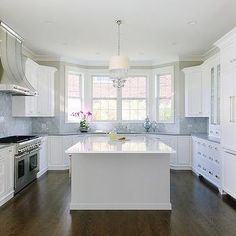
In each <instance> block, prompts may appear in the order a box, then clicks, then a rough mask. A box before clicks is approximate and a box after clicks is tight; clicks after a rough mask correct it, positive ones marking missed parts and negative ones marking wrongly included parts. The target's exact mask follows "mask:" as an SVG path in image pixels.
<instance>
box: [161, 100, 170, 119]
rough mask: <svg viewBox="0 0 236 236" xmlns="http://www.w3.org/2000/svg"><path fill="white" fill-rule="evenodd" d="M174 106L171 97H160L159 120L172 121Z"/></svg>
mask: <svg viewBox="0 0 236 236" xmlns="http://www.w3.org/2000/svg"><path fill="white" fill-rule="evenodd" d="M171 120H172V108H171V99H159V121H165V122H167V121H171Z"/></svg>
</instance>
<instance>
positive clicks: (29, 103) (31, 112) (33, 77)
mask: <svg viewBox="0 0 236 236" xmlns="http://www.w3.org/2000/svg"><path fill="white" fill-rule="evenodd" d="M37 70H38V64H37V63H35V62H34V61H32V60H27V61H26V64H25V75H26V78H27V80H28V81H29V82H30V84H31V85H32V86H33V88H34V89H35V90H36V91H37ZM25 113H26V116H36V115H37V96H29V97H25Z"/></svg>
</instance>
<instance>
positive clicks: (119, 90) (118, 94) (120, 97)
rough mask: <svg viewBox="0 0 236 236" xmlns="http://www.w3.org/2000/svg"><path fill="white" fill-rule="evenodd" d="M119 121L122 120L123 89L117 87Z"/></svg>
mask: <svg viewBox="0 0 236 236" xmlns="http://www.w3.org/2000/svg"><path fill="white" fill-rule="evenodd" d="M117 121H118V122H121V121H122V89H121V88H120V89H117Z"/></svg>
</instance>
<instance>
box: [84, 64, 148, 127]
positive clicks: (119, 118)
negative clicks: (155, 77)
mask: <svg viewBox="0 0 236 236" xmlns="http://www.w3.org/2000/svg"><path fill="white" fill-rule="evenodd" d="M88 75H89V78H90V80H89V81H90V92H91V97H90V108H91V111H93V84H92V83H93V81H92V79H93V76H109V74H108V73H107V70H91V71H90V73H89V74H88ZM129 76H130V77H135V76H143V77H146V79H147V81H146V98H145V99H146V113H147V115H149V111H150V106H149V101H150V93H149V88H150V87H149V85H150V78H151V73H150V70H138V69H137V70H131V71H130V73H129ZM95 99H96V98H95ZM102 99H103V98H102ZM109 99H116V100H117V119H116V120H92V121H91V122H90V123H97V122H98V123H143V120H122V100H123V99H122V96H121V90H118V91H117V98H109ZM124 99H132V98H124ZM133 99H138V98H133ZM140 99H143V98H140ZM119 111H120V112H119Z"/></svg>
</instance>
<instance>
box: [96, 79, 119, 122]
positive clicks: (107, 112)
mask: <svg viewBox="0 0 236 236" xmlns="http://www.w3.org/2000/svg"><path fill="white" fill-rule="evenodd" d="M92 96H93V98H92V109H93V111H92V113H93V120H94V121H98V120H100V121H115V120H117V89H116V88H114V87H113V85H112V81H111V80H110V78H109V77H108V76H92Z"/></svg>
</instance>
